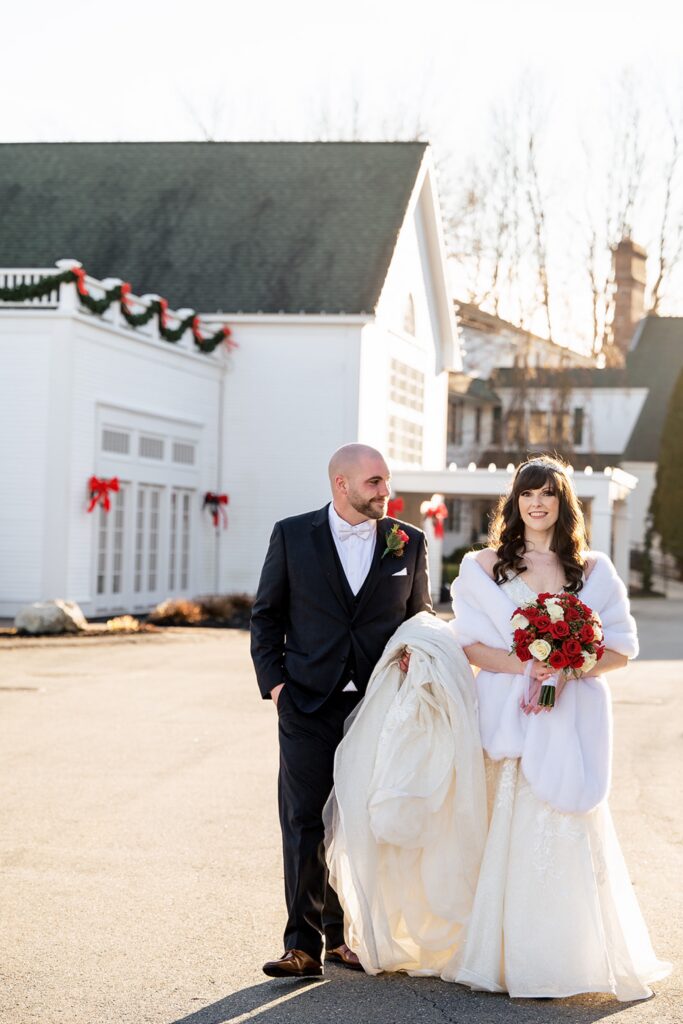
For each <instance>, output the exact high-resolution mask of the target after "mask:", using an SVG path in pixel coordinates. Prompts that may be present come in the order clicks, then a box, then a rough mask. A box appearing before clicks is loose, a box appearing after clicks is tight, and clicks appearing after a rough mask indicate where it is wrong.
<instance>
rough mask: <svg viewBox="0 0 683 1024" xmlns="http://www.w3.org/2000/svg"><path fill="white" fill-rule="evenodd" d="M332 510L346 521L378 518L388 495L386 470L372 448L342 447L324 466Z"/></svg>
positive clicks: (378, 455) (346, 445)
mask: <svg viewBox="0 0 683 1024" xmlns="http://www.w3.org/2000/svg"><path fill="white" fill-rule="evenodd" d="M328 473H329V477H330V487H331V488H332V499H333V501H334V507H335V508H336V510H337V512H338V513H339V514H340V515H341V516H342V518H344V519H346V520H348V522H353V521H354V520H356V521H362V520H363V519H382V518H383V516H385V515H386V511H387V502H388V500H389V495H390V494H391V487H390V480H391V474H390V472H389V467H388V466H387V464H386V462H385V461H384V456H383V455H382V453H381V452H378V451H377V449H376V448H370V446H369V445H366V444H345V445H343V446H342V447H341V448H338V449H337V451H336V452H335V453H334V455H333V456H332V458H331V459H330V464H329V467H328Z"/></svg>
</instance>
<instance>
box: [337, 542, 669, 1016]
mask: <svg viewBox="0 0 683 1024" xmlns="http://www.w3.org/2000/svg"><path fill="white" fill-rule="evenodd" d="M465 562H466V563H467V564H465V563H463V570H464V571H463V570H461V575H462V576H463V580H462V581H461V595H462V598H465V600H464V601H463V605H462V607H461V609H460V614H461V621H462V627H461V628H462V631H463V636H462V637H458V639H459V640H460V643H461V644H463V645H464V644H466V643H467V642H473V640H472V636H475V635H477V631H480V632H481V636H477V639H480V640H481V642H484V643H486V642H488V643H490V644H492V645H493V646H501V647H502V646H504V645H505V643H506V642H507V644H508V646H509V639H508V640H507V641H505V639H503V640H502V641H500V635H501V633H505V632H506V631H507V630H508V628H509V617H510V614H511V609H514V607H515V605H518V604H521V603H523V602H524V601H529V600H533V599H535V597H536V595H535V594H533V593H532V592H531V591H530V590H529V588H528V587H527V586H526V584H524V582H523V581H522V580H521V579H520V578H517V579H516V580H513V581H509V582H508V583H505V584H503V587H501V588H498V587H496V586H495V584H493V583H492V581H489V583H490V587H492V588H494V589H493V590H489V588H488V587H487V586H486V584H485V583H484V576H485V574H484V573H483V570H482V569H481V567H480V566H478V563H476V562H473V561H470V560H469V559H466V560H465ZM605 563H606V564H605V565H602V567H601V569H600V572H599V573H598V574H597V577H596V579H597V582H594V581H592V589H590V588H587V590H588V589H590V595H589V596H586V597H585V600H586V601H587V602H588V603H591V598H592V602H593V603H592V607H594V608H596V610H599V611H600V612H601V614H602V615H603V624H605V622H606V618H607V619H609V615H607V616H606V617H605V610H604V609H602V608H601V607H600V600H601V598H602V596H603V592H604V595H610V597H609V600H610V601H611V602H612V604H611V606H612V605H614V606H615V607H616V605H615V602H614V601H612V597H611V595H612V594H613V586H614V580H615V579H616V577H614V578H613V577H612V575H610V574H614V570H613V568H612V567H611V564H610V563H609V561H608V560H606V559H605ZM593 575H595V573H594V574H593ZM487 579H488V578H487ZM470 586H471V587H472V588H473V593H474V596H472V593H470V595H469V597H470V598H471V599H472V602H473V603H472V604H471V606H469V607H466V604H467V601H466V597H467V588H468V587H470ZM622 589H623V588H622ZM500 591H504V593H500ZM582 597H583V595H582ZM496 602H498V604H496ZM616 603H618V600H617V602H616ZM624 608H625V611H624ZM624 608H619V609H618V611H617V610H615V612H614V617H613V621H612V622H611V623H610V626H609V629H610V630H611V639H612V643H611V644H609V643H608V646H612V647H613V648H614V649H617V650H619V649H623V653H631V655H632V651H630V650H629V644H633V645H635V638H634V634H633V636H632V638H631V640H629V639H628V638H627V634H629V633H630V632H631V627H632V620H630V625H629V619H630V617H629V616H628V609H627V606H626V605H624ZM457 612H458V608H457V607H456V614H457ZM429 618H430V617H429V616H426V615H420V616H416V617H415V618H414V619H411V620H409V621H408V622H407V623H404V624H403V626H402V627H400V629H399V630H398V631H397V634H395V636H394V637H393V638H392V640H391V641H390V642H389V644H388V645H387V649H386V651H385V655H384V656H383V659H382V661H381V662H380V664H379V665H378V668H377V670H376V672H375V673H374V674H373V678H372V680H371V682H370V685H369V688H368V695H367V696H366V698H365V700H364V702H363V703H362V704H361V705H360V706H359V708H358V710H357V712H356V713H355V718H354V720H353V722H352V724H351V727H350V729H349V731H348V733H347V735H346V736H345V738H344V740H343V741H342V744H341V745H340V747H339V749H338V753H337V759H336V762H335V764H336V767H335V790H334V792H333V794H332V797H331V800H330V802H329V804H328V808H327V834H326V843H327V858H328V866H329V868H330V877H331V881H332V884H333V885H334V887H335V888H336V890H337V892H338V894H339V897H340V900H341V903H342V906H343V907H344V911H345V919H346V921H345V923H346V931H347V942H348V943H349V945H350V946H351V948H353V949H354V950H355V951H356V952H357V953H358V955H359V957H360V959H361V962H362V964H363V967H364V968H365V970H366V971H367V972H368V973H370V974H376V973H379V972H380V971H397V970H403V971H407V972H408V973H410V974H427V975H437V976H440V977H441V978H443V979H444V980H445V981H455V982H460V983H462V984H465V985H468V986H470V987H472V988H477V989H485V990H488V991H492V992H508V993H509V994H510V995H511V996H517V997H528V998H529V997H531V998H533V997H541V996H551V997H558V998H559V997H563V996H570V995H574V994H577V993H580V992H607V993H613V994H614V995H615V996H616V997H617V998H618V999H620V1000H632V999H643V998H646V997H647V996H649V995H651V990H650V988H649V984H650V983H651V982H653V981H655V980H657V979H659V978H662V977H664V976H665V975H666V974H667V973H668V972H669V970H670V965H669V964H666V963H663V962H661V961H659V960H657V958H656V956H655V954H654V951H653V949H652V946H651V943H650V939H649V936H648V933H647V928H646V926H645V923H644V921H643V918H642V915H641V913H640V909H639V907H638V903H637V900H636V898H635V895H634V892H633V888H632V886H631V882H630V879H629V877H628V872H627V869H626V866H625V863H624V859H623V856H622V853H621V850H620V847H619V843H618V840H617V837H616V834H615V831H614V827H613V824H612V818H611V815H610V812H609V808H608V806H607V802H606V799H605V794H606V791H607V788H608V785H609V759H610V740H611V717H610V715H609V697H608V691H607V687H606V684H605V683H604V680H600V679H595V680H593V679H591V680H583V681H581V682H580V683H577V684H574V683H569V684H568V685H567V688H566V689H565V691H564V693H563V695H562V698H561V700H560V702H559V703H558V705H557V707H556V708H555V709H554V710H553V712H552V713H551V714H550V715H544V716H539V719H540V718H542V719H545V722H542V721H540V720H533V721H530V720H529V719H527V718H526V717H525V716H523V715H522V714H521V711H519V708H518V703H519V696H520V694H521V688H522V686H523V681H522V677H509V676H499V675H498V674H496V676H495V678H494V677H493V675H492V674H491V673H483V674H480V676H479V678H478V680H477V684H476V685H475V681H474V678H473V676H472V673H471V670H470V669H469V666H468V665H467V663H466V660H465V659H464V656H463V655H462V651H461V649H460V648H459V647H457V645H451V646H449V644H448V642H447V641H445V640H444V638H443V635H442V634H441V633H440V630H444V629H447V627H445V626H444V624H443V623H441V624H438V622H437V621H435V620H434V619H431V623H429V622H427V620H428V619H429ZM496 622H497V628H498V641H497V640H496V638H495V637H492V638H491V639H489V637H488V634H487V630H489V629H491V628H492V627H493V624H494V623H496ZM425 629H427V633H426V634H425ZM468 630H469V631H470V632H469V639H467V638H464V637H466V636H467V631H468ZM425 635H426V636H427V639H429V637H430V636H437V637H438V639H439V643H438V644H436V645H434V644H432V645H431V647H430V645H429V644H428V643H427V644H425ZM456 635H457V631H456ZM605 635H606V639H610V633H609V632H608V627H607V625H605ZM451 636H452V633H451ZM406 643H408V644H409V645H410V646H411V648H412V649H413V652H414V653H413V658H412V660H411V668H410V671H409V673H408V675H407V676H406V677H403V676H402V675H401V673H400V671H399V669H398V665H397V658H398V656H400V651H401V649H402V647H403V645H404V644H406ZM635 649H636V648H635V647H634V648H633V650H635ZM446 661H447V662H448V664H446ZM486 676H488V680H487V679H486V678H485V677H486ZM579 687H581V688H579ZM477 690H478V696H479V719H480V722H479V724H480V727H481V735H482V741H483V746H484V749H485V750H486V751H488V753H493V757H494V758H495V760H494V759H493V758H491V757H488V756H486V757H483V756H482V750H481V746H480V745H479V742H478V740H479V736H478V729H477V725H476V719H475V718H474V716H473V710H474V709H475V707H476V705H475V701H476V695H477ZM563 702H564V708H563V710H562V713H561V714H558V713H557V712H558V709H560V708H561V707H562V704H563ZM553 716H555V718H554V720H553ZM563 716H564V717H563ZM548 730H551V731H550V732H549V731H548ZM555 730H556V731H555ZM472 731H474V732H476V733H477V736H476V739H477V743H476V744H473V743H472V739H473V738H474V737H473V736H471V735H470V733H471V732H472ZM598 746H600V747H602V748H604V749H601V750H600V751H598V753H599V755H600V756H596V748H597V747H598ZM444 747H445V748H446V749H444ZM507 755H509V756H507ZM523 766H524V771H523V770H522V767H523ZM529 779H530V780H531V782H530V781H529ZM484 780H485V781H484ZM546 790H547V792H546ZM539 792H541V794H542V795H539ZM551 801H554V803H555V806H553V803H551ZM557 805H560V806H561V807H562V808H563V809H562V810H559V809H557ZM568 807H576V808H580V811H579V812H578V813H576V812H575V813H567V812H566V811H567V808H568ZM586 807H590V809H589V810H585V808H586ZM378 812H381V813H378ZM382 815H384V817H382ZM487 826H488V831H487Z"/></svg>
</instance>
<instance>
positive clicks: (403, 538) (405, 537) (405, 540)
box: [396, 530, 410, 544]
mask: <svg viewBox="0 0 683 1024" xmlns="http://www.w3.org/2000/svg"><path fill="white" fill-rule="evenodd" d="M396 536H397V537H398V539H399V540H401V541H403V543H404V544H407V543H408V541H409V540H410V537H409V536H408V534H407V533H406V531H405V530H399V531H398V532H397V534H396Z"/></svg>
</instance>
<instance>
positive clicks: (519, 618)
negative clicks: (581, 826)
mask: <svg viewBox="0 0 683 1024" xmlns="http://www.w3.org/2000/svg"><path fill="white" fill-rule="evenodd" d="M510 622H511V624H512V628H513V629H526V627H527V626H528V625H529V620H528V619H527V617H526V615H519V614H517V615H513V616H512V618H511V619H510Z"/></svg>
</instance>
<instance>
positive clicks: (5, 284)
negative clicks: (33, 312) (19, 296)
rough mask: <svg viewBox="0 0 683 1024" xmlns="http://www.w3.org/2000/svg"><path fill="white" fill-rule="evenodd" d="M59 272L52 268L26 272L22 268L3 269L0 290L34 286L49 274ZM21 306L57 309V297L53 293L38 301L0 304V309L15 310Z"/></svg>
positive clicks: (27, 300)
mask: <svg viewBox="0 0 683 1024" xmlns="http://www.w3.org/2000/svg"><path fill="white" fill-rule="evenodd" d="M58 273H59V270H55V268H54V267H46V268H45V269H35V270H34V269H33V268H31V269H30V270H26V269H24V268H15V267H9V268H3V269H0V288H16V287H17V286H18V285H20V284H35V283H36V282H37V281H40V279H41V278H43V277H49V276H50V275H51V274H58ZM23 306H40V307H41V308H47V309H57V307H58V306H59V295H58V293H57V292H53V293H52V295H42V296H41V297H40V298H38V299H24V300H22V301H20V302H1V301H0V309H17V308H19V307H23Z"/></svg>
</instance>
